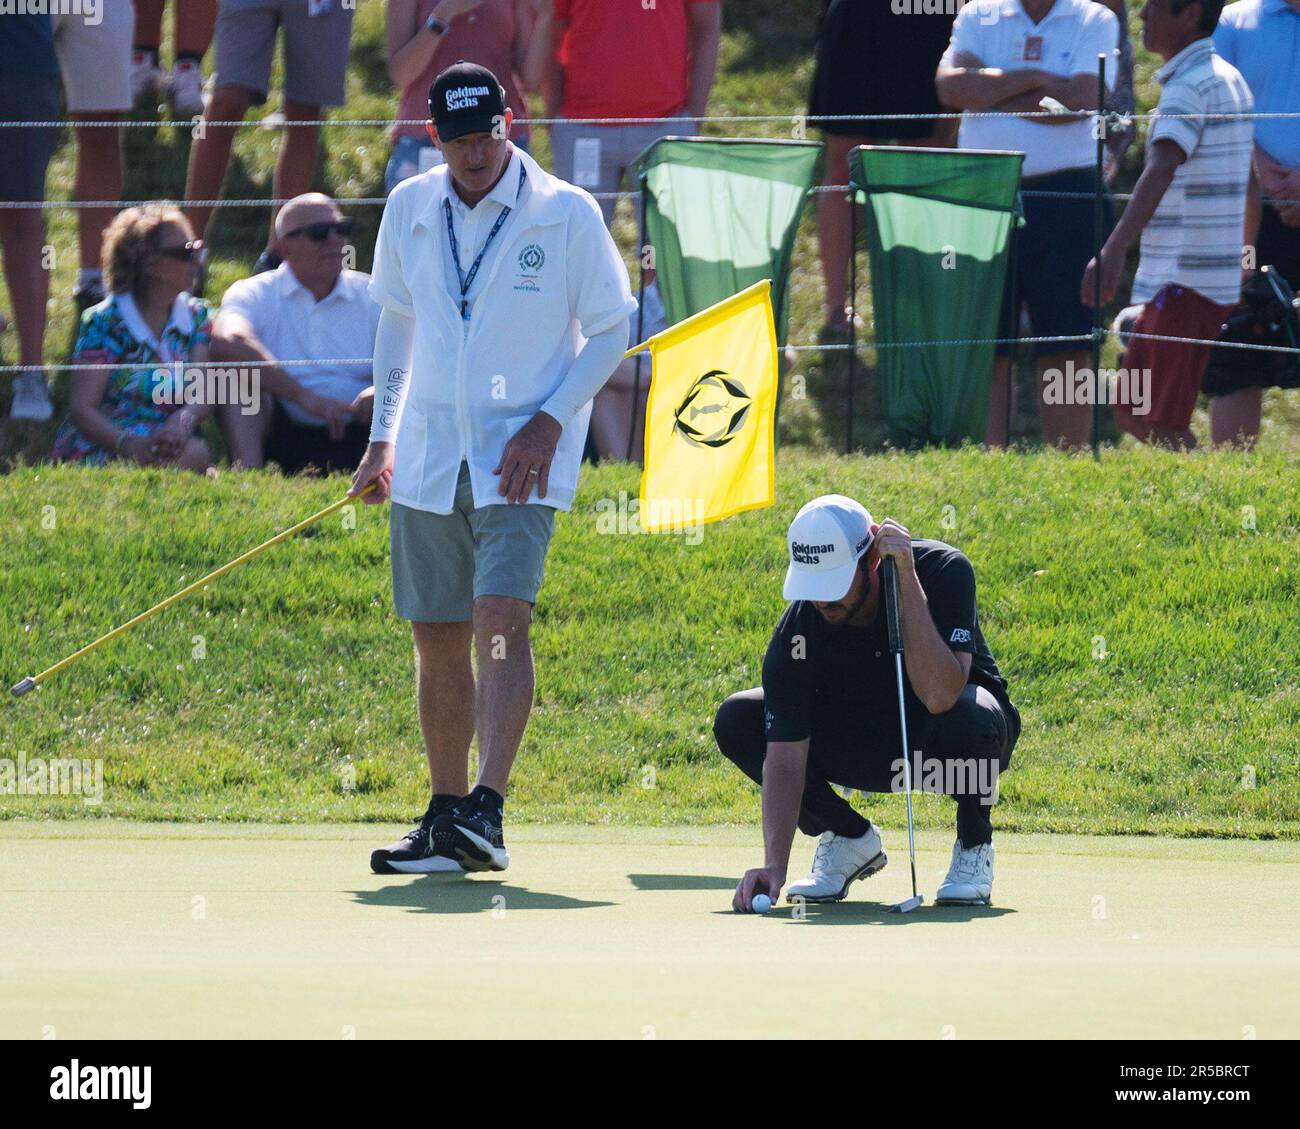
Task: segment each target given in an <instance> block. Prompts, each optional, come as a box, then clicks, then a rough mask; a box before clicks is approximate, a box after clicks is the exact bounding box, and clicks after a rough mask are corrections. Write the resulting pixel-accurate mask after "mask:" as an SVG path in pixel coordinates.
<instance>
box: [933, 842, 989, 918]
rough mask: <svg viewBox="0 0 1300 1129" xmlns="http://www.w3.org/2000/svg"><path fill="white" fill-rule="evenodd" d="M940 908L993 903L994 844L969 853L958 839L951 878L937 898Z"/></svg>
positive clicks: (953, 853) (983, 844) (983, 845)
mask: <svg viewBox="0 0 1300 1129" xmlns="http://www.w3.org/2000/svg"><path fill="white" fill-rule="evenodd" d="M934 900H935V902H936V903H937V904H938V905H950V906H987V905H991V904H992V901H993V844H992V843H981V844H980V845H979V846H978V847H971V848H970V849H969V850H968V849H967V848H965V847H963V846H962V845H961V840H960V839H958V840H957V842H955V843H954V844H953V845H952V862H951V863H950V864H949V866H948V877H947V878H945V879H944V880H943V883H942V885H940V887H939V892H938V893H937V894H936V895H935V898H934Z"/></svg>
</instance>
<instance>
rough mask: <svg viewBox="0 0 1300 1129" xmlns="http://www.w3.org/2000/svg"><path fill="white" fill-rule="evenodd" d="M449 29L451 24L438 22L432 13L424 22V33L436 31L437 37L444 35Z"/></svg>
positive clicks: (444, 21)
mask: <svg viewBox="0 0 1300 1129" xmlns="http://www.w3.org/2000/svg"><path fill="white" fill-rule="evenodd" d="M450 27H451V24H449V23H448V22H447V21H446V20H440V19H438V17H437V16H435V15H433V14H432V13H430V14H429V18H428V19H427V20H425V21H424V30H425V31H436V32H437V33H438V34H439V35H446V34H447V31H448V30H449V29H450Z"/></svg>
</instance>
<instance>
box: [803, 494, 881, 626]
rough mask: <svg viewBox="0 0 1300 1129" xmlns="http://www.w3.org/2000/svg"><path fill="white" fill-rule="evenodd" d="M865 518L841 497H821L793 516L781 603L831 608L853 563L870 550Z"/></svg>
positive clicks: (847, 583) (849, 582) (847, 580)
mask: <svg viewBox="0 0 1300 1129" xmlns="http://www.w3.org/2000/svg"><path fill="white" fill-rule="evenodd" d="M871 525H872V522H871V515H870V514H869V513H867V510H866V507H865V506H863V505H862V504H861V503H860V502H855V501H854V500H853V499H852V498H846V497H844V495H843V494H823V495H822V496H821V497H820V498H814V499H813V500H812V501H811V502H808V503H807V504H806V505H805V506H804V507H803V509H801V510H800V511H799V512H798V513H797V514H795V517H794V521H792V522H791V523H790V532H789V534H788V535H787V540H788V543H789V549H790V567H789V569H787V570H786V574H785V589H784V592H783V595H784V596H785V598H786V599H787V600H817V601H819V602H823V603H833V602H834V601H835V600H838V599H840V598H841V597H842V596H843V595H844V593H846V592H847V591H848V590H849V588H850V586H851V585H852V584H853V573H854V570H855V569H856V568H857V567H858V560H859V559H860V558H861V557H862V554H863V553H865V552H866V551H867V550H868V549H869V548H871V541H872V536H871Z"/></svg>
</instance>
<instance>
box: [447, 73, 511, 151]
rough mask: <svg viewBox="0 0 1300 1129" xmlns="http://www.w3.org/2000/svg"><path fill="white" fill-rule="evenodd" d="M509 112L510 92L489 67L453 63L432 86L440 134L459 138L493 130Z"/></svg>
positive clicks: (453, 139)
mask: <svg viewBox="0 0 1300 1129" xmlns="http://www.w3.org/2000/svg"><path fill="white" fill-rule="evenodd" d="M505 115H506V92H505V88H504V87H502V85H501V83H500V82H498V81H497V76H496V75H494V74H493V73H492V72H491V71H490V70H488V69H487V67H480V66H479V65H478V64H477V63H467V62H465V61H464V60H463V59H462V60H461V61H460V62H458V63H453V64H452V65H451V66H450V67H448V68H447V69H446V70H445V71H443V72H442V74H440V75H439V76H438V77H437V78H436V79H434V80H433V86H432V87H430V88H429V116H430V117H431V118H432V119H433V124H434V125H436V126H437V127H438V137H439V138H440V139H441V140H443V141H455V140H456V138H458V137H464V136H465V135H466V134H467V133H491V132H492V130H493V127H494V126H495V125H496V124H497V122H499V121H503V120H504V119H505Z"/></svg>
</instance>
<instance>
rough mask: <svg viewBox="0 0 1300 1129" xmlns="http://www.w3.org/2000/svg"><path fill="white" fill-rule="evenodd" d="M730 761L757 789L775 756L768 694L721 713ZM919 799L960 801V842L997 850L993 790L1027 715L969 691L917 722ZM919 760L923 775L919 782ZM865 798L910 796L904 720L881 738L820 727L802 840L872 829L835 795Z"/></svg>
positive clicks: (812, 748)
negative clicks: (766, 710)
mask: <svg viewBox="0 0 1300 1129" xmlns="http://www.w3.org/2000/svg"><path fill="white" fill-rule="evenodd" d="M713 735H714V737H715V738H716V739H717V742H718V748H719V749H720V750H721V751H722V755H723V756H725V757H726V758H727V759H728V760H729V761H731V762H732V763H733V764H735V765H736V767H737V768H739V769H740V771H741V772H743V773H744V774H745V775H746V776H748V777H749V778H750V779H751V780H753V781H754V782H755V783H756V784H762V782H763V760H764V758H765V757H766V756H767V735H766V733H765V731H764V717H763V690H762V688H761V687H758V688H756V689H753V690H743V691H741V692H740V693H739V694H732V696H731V697H730V698H728V699H727V700H726V701H725V702H723V703H722V706H721V708H720V709H719V710H718V716H717V718H716V719H715V720H714V723H713ZM907 735H908V739H909V743H910V744H911V746H912V750H913V755H912V769H913V779H912V789H913V791H927V792H930V791H939V792H943V793H945V794H947V795H951V796H953V797H954V798H955V799H956V801H957V838H959V839H960V840H961V841H962V845H963V846H966V847H976V846H979V845H980V844H981V843H989V842H992V840H993V823H992V820H991V818H990V814H989V813H990V808H991V807H992V799H993V795H992V793H993V788H994V786H995V785H996V782H997V779H998V777H999V776H1000V774H1001V773H1002V772H1004V771H1006V768H1007V766H1008V765H1009V764H1010V763H1011V750H1012V749H1013V748H1014V747H1015V743H1016V741H1017V739H1018V738H1019V736H1020V715H1019V714H1018V713H1017V712H1016V711H1015V709H1014V707H1013V708H1012V709H1011V710H1009V711H1008V710H1007V709H1006V708H1004V706H1003V705H1002V703H1001V702H999V701H998V699H997V698H996V697H994V696H993V695H992V694H991V693H989V691H987V690H985V689H984V688H983V687H982V686H976V685H974V684H972V683H968V684H967V686H966V689H965V690H963V691H962V695H961V697H960V698H959V699H957V704H956V705H955V706H953V708H952V709H950V710H949V711H948V712H947V713H942V714H928V713H918V714H916V715H915V716H914V715H913V714H912V713H909V715H908V718H907ZM918 759H919V761H920V764H919V769H920V771H919V775H918ZM836 784H838V785H839V786H840V787H842V788H854V789H857V790H858V791H860V792H901V791H903V776H902V742H901V738H900V737H899V733H898V725H897V720H896V719H895V720H894V722H893V724H891V725H881V726H879V727H876V728H874V729H873V728H870V727H864V726H863V725H861V724H830V723H829V721H828V719H822V724H815V725H814V727H813V733H812V736H811V738H810V739H809V745H808V769H807V774H806V776H805V779H804V791H803V803H802V805H801V806H800V809H799V830H800V831H802V832H803V833H804V834H805V835H820V834H822V832H824V831H833V832H835V834H837V835H847V836H850V837H852V838H857V837H858V836H860V835H864V834H866V831H867V820H865V819H864V818H863V817H862V816H861V815H860V814H859V813H858V812H857V811H855V810H854V808H853V806H852V805H851V804H850V803H849V802H848V800H846V799H845V798H844V797H843V796H841V795H840V794H839V793H838V792H836V791H835V789H834V788H833V787H832V786H833V785H836Z"/></svg>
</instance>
